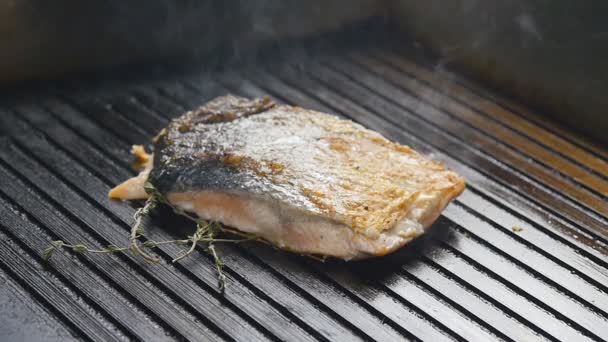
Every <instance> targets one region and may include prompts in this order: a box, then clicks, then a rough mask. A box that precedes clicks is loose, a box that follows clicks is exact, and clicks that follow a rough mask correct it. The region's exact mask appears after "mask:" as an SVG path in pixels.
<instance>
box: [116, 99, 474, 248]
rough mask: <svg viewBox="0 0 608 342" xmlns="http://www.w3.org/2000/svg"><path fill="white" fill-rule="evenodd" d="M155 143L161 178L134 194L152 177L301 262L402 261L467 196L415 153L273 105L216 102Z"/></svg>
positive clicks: (347, 124) (185, 202) (456, 181)
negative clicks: (312, 257) (402, 251)
mask: <svg viewBox="0 0 608 342" xmlns="http://www.w3.org/2000/svg"><path fill="white" fill-rule="evenodd" d="M155 140H156V144H155V156H154V161H153V167H152V169H151V171H150V170H149V169H148V170H144V172H149V176H148V174H144V173H142V174H140V176H139V178H138V179H139V180H138V181H131V183H130V184H128V187H132V186H134V184H136V183H138V182H140V183H141V179H144V181H145V179H146V178H148V179H149V180H150V182H151V183H152V184H154V185H155V186H156V188H157V189H158V190H159V191H160V192H161V193H163V194H164V195H165V196H166V197H167V198H168V200H169V201H171V202H172V203H173V204H174V205H177V206H180V207H182V208H183V209H185V210H189V211H192V212H194V213H196V214H198V215H199V216H201V217H204V218H206V219H212V220H217V221H221V222H223V223H225V224H227V225H231V226H234V227H236V228H238V229H240V230H243V231H245V232H250V233H254V234H257V235H259V236H261V237H262V238H264V239H266V240H268V241H270V242H272V243H274V244H276V245H277V246H279V247H282V248H285V249H289V250H292V251H295V252H299V253H310V254H320V255H329V256H335V257H339V258H344V259H353V258H364V257H369V256H380V255H385V254H387V253H390V252H393V251H394V250H396V249H398V248H399V247H401V246H403V245H404V244H405V243H407V242H409V241H410V240H412V239H413V238H415V237H416V236H418V235H420V234H422V233H423V232H424V229H425V228H427V227H428V226H430V225H431V224H432V222H433V221H435V219H436V218H437V217H438V216H439V214H440V213H441V211H442V210H443V208H444V207H445V206H446V205H447V204H448V203H449V202H450V201H451V200H452V199H453V198H455V197H456V196H458V195H459V194H460V193H461V192H462V191H463V190H464V181H463V180H462V178H460V177H459V176H458V175H457V174H455V173H454V172H452V171H449V170H446V169H445V168H444V167H443V165H442V164H440V163H437V162H434V161H431V160H428V159H426V158H424V157H423V156H421V155H419V154H418V153H416V152H415V151H413V150H412V149H410V148H409V147H407V146H403V145H399V144H396V143H393V142H390V141H389V140H387V139H386V138H384V137H382V136H381V135H380V134H378V133H376V132H373V131H370V130H368V129H365V128H364V127H362V126H360V125H358V124H356V123H353V122H351V121H348V120H343V119H339V118H337V117H334V116H331V115H328V114H324V113H320V112H316V111H312V110H305V109H302V108H299V107H292V106H287V105H277V104H275V103H273V102H272V101H271V100H270V99H269V98H260V99H254V100H249V99H245V98H240V97H234V96H223V97H219V98H216V99H214V100H213V101H211V102H209V103H207V104H206V105H204V106H203V107H201V108H199V109H197V110H196V111H192V112H188V113H186V114H185V115H184V116H182V117H180V118H177V119H175V120H174V121H172V122H171V123H170V124H169V125H168V127H166V128H165V129H164V130H163V131H162V132H161V133H160V134H159V135H158V136H157V137H156V138H155ZM127 182H129V181H127ZM127 182H125V183H123V184H126V183H127ZM121 186H122V185H121ZM121 186H119V187H117V188H120V187H121ZM113 191H115V193H116V190H113ZM115 197H121V196H115Z"/></svg>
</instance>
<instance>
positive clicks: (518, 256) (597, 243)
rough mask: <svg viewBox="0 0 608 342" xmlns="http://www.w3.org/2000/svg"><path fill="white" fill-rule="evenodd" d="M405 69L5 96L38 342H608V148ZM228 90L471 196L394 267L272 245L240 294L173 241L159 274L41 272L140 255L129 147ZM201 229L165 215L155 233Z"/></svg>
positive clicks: (238, 255)
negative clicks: (261, 99) (426, 166)
mask: <svg viewBox="0 0 608 342" xmlns="http://www.w3.org/2000/svg"><path fill="white" fill-rule="evenodd" d="M406 55H407V54H404V53H403V52H396V51H392V50H389V49H346V50H344V51H341V52H339V53H325V54H323V55H322V56H319V57H318V58H316V59H314V60H310V61H303V59H298V60H297V61H295V60H293V59H283V60H284V62H280V61H279V60H275V61H273V62H272V63H266V64H264V65H256V66H251V67H247V66H244V67H238V68H231V69H230V70H228V71H216V72H193V71H192V70H190V71H188V72H183V71H180V72H174V71H168V70H165V71H162V72H157V73H156V74H155V75H154V77H150V76H146V77H131V76H129V77H128V79H127V77H123V79H122V80H113V81H109V80H107V79H99V78H95V79H93V78H90V77H89V78H84V79H78V80H73V81H72V82H70V84H69V85H66V84H65V83H61V84H59V83H56V84H51V85H50V86H49V85H46V86H45V87H44V90H42V91H41V90H40V89H38V90H31V91H26V92H22V93H21V94H20V95H19V96H17V95H16V93H12V94H9V95H5V96H4V97H3V98H2V104H1V105H0V123H1V125H0V127H1V129H0V133H1V134H2V138H1V139H0V143H1V146H2V147H1V148H0V215H1V217H2V219H1V221H0V246H1V247H0V275H1V278H0V279H1V280H2V281H3V283H4V284H5V285H6V287H4V289H3V290H2V291H3V292H5V293H6V294H7V296H8V297H7V298H14V299H13V301H12V303H21V304H18V305H17V304H14V305H15V306H16V307H17V306H18V307H21V308H20V309H19V310H17V311H16V312H17V316H19V315H21V316H23V317H24V318H23V322H26V321H27V322H29V323H31V322H32V321H34V322H37V323H36V324H37V325H36V326H38V327H39V329H37V330H36V329H33V330H32V331H30V332H28V333H26V336H31V337H32V339H38V338H40V339H41V338H44V339H46V340H61V339H63V338H66V337H71V338H77V339H83V340H104V341H106V340H107V341H110V340H129V339H140V340H148V341H152V340H154V341H156V340H158V341H160V340H214V341H215V340H240V341H265V340H289V341H311V340H334V341H356V340H366V341H367V340H380V341H397V340H427V341H443V340H477V341H488V340H517V341H531V340H563V341H584V340H607V339H608V294H607V290H608V288H607V285H608V269H607V267H608V261H607V258H606V255H607V251H608V249H607V243H608V235H607V231H608V224H607V223H608V219H607V215H608V205H607V202H606V193H607V192H606V189H607V186H608V177H607V175H606V170H607V165H608V164H607V161H608V151H606V150H605V149H602V148H601V147H598V146H596V145H593V144H592V143H590V142H587V141H585V140H584V139H582V138H579V137H577V136H575V135H573V134H571V133H569V132H568V131H565V130H563V129H562V128H560V127H558V126H556V125H553V124H551V123H548V122H547V121H545V120H544V119H541V118H539V117H538V116H536V115H535V114H534V113H532V112H530V111H529V110H527V109H525V108H523V107H521V106H519V105H516V104H514V103H512V102H510V101H508V100H505V99H502V98H499V97H497V96H495V95H493V94H491V93H489V92H488V91H486V90H483V89H481V88H479V87H478V86H476V85H474V84H472V83H470V82H468V81H466V80H463V79H462V78H459V77H457V76H454V75H452V74H448V73H445V72H441V73H438V72H437V71H436V70H432V69H431V68H428V67H427V66H426V65H425V64H424V63H420V62H414V60H412V59H408V57H406ZM140 76H141V75H140ZM112 77H113V78H116V77H119V76H118V75H117V74H113V75H112ZM226 93H233V94H238V95H244V96H250V97H252V96H259V95H264V94H268V95H270V96H272V97H273V98H275V99H276V100H278V101H281V102H288V103H292V104H297V105H300V106H302V107H306V108H312V109H318V110H321V111H325V112H329V113H335V114H338V115H341V116H344V117H347V118H350V119H352V120H354V121H357V122H359V123H361V124H363V125H364V126H367V127H369V128H371V129H374V130H377V131H379V132H381V133H382V134H384V135H385V136H387V137H388V138H390V139H392V140H396V141H398V142H400V143H404V144H407V145H410V146H411V147H413V148H414V149H416V150H418V151H420V152H422V153H425V154H430V155H431V156H432V157H433V158H434V159H437V160H442V161H445V162H446V163H447V165H448V166H449V167H450V168H452V169H454V170H456V171H457V172H459V173H460V174H461V175H462V176H464V177H465V178H466V180H467V183H468V184H467V185H468V187H467V190H466V192H465V193H464V194H463V195H462V196H461V197H460V198H459V199H458V200H457V201H455V203H453V204H452V205H450V206H449V208H448V209H447V210H446V211H445V212H444V214H443V215H442V216H441V218H440V219H439V220H438V221H437V223H436V224H435V225H434V227H433V229H432V230H431V231H430V232H429V234H428V235H427V236H425V237H424V238H421V239H420V240H419V241H416V242H415V243H414V244H412V245H411V246H409V247H407V248H405V249H403V250H402V251H400V252H399V253H397V254H395V255H392V256H389V257H386V258H380V259H376V260H369V261H364V262H353V263H344V262H338V261H330V262H327V263H324V264H322V263H319V262H317V261H315V260H310V259H308V258H305V257H299V256H296V255H292V254H288V253H285V252H281V251H278V250H274V249H273V248H271V247H269V246H265V245H260V244H255V243H247V244H240V245H221V248H219V250H220V254H221V255H222V257H223V258H224V261H225V263H226V275H227V281H226V292H225V294H223V295H222V294H220V293H219V292H218V290H217V286H216V274H215V268H214V265H213V262H212V260H211V258H210V257H209V256H208V255H207V254H206V253H204V252H202V251H199V252H197V253H196V254H195V255H194V256H193V257H192V258H189V259H186V260H184V261H182V262H179V263H177V264H172V263H171V262H170V260H171V258H172V256H174V255H175V254H176V253H177V252H178V250H177V249H176V247H174V246H169V245H166V246H163V247H161V248H159V249H157V250H156V251H157V253H158V256H159V257H160V258H161V260H162V263H161V264H160V265H153V264H150V263H147V262H145V261H142V260H141V259H139V258H136V257H133V256H131V255H113V256H100V255H94V254H84V255H76V254H73V253H71V252H67V251H61V252H58V253H57V254H56V255H55V256H54V258H53V259H52V260H51V261H50V262H49V263H44V262H43V261H42V259H41V257H40V252H41V250H42V249H43V248H44V247H45V246H47V245H48V243H49V241H51V240H58V239H61V240H64V241H66V242H69V243H78V242H82V243H85V244H88V245H90V246H96V247H100V246H105V245H108V244H110V243H114V244H124V243H125V241H126V237H127V234H128V231H129V225H130V224H131V221H132V218H131V217H132V215H133V212H134V210H135V208H136V205H135V204H129V203H120V202H113V201H110V200H108V199H107V191H108V189H109V188H110V187H112V186H113V185H115V184H117V183H118V182H120V181H122V180H124V179H126V178H127V177H129V176H131V175H133V174H134V171H132V169H131V162H132V158H131V156H130V155H129V149H130V146H131V145H132V144H139V143H147V142H149V141H150V139H151V137H153V136H154V135H155V134H156V133H157V132H158V131H159V129H160V128H162V127H163V126H165V125H166V124H167V122H168V120H169V119H170V118H172V117H175V116H178V115H180V114H182V113H183V112H184V111H186V110H188V109H191V108H194V107H196V106H198V105H200V104H202V103H204V102H206V101H207V100H209V99H211V98H213V97H215V96H217V95H222V94H226ZM176 226H179V227H176ZM184 227H188V228H184ZM514 227H521V228H523V230H521V231H515V230H518V229H517V228H515V229H514ZM187 229H192V227H191V226H187V225H186V224H185V223H184V222H183V221H181V220H176V218H175V217H174V216H171V215H170V214H168V213H166V214H163V215H158V216H157V217H156V219H154V220H151V221H150V222H149V225H148V228H147V234H146V236H145V238H146V239H155V240H163V239H169V238H175V237H178V236H180V235H183V234H185V233H186V232H187ZM26 316H27V318H25V317H26ZM19 319H20V318H16V320H17V321H18V320H19ZM1 329H2V328H0V330H1ZM5 329H8V328H5ZM9 333H10V332H9ZM7 336H8V337H10V336H11V335H10V334H9V335H7Z"/></svg>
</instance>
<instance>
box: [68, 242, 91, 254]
mask: <svg viewBox="0 0 608 342" xmlns="http://www.w3.org/2000/svg"><path fill="white" fill-rule="evenodd" d="M72 250H73V251H74V252H76V253H84V252H86V251H88V250H89V248H88V247H87V246H85V245H83V244H78V245H74V246H73V247H72Z"/></svg>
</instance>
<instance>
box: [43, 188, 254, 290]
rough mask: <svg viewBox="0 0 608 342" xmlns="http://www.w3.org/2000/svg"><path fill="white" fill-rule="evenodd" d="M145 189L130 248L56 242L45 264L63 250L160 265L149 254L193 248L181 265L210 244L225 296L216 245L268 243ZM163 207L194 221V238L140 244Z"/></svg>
mask: <svg viewBox="0 0 608 342" xmlns="http://www.w3.org/2000/svg"><path fill="white" fill-rule="evenodd" d="M144 189H145V190H146V193H148V195H149V197H148V199H147V200H146V202H145V204H144V206H143V207H141V208H139V209H137V210H136V211H135V213H134V214H133V225H132V226H131V233H130V235H129V243H128V245H127V246H126V247H119V246H116V245H108V246H107V247H105V248H102V249H92V248H89V247H87V246H86V245H83V244H74V245H72V244H67V243H65V242H63V241H61V240H57V241H53V242H51V244H50V245H49V246H48V247H47V248H45V249H44V250H43V251H42V258H43V259H44V260H49V259H50V258H51V257H52V256H53V254H54V253H55V252H56V251H57V250H58V249H61V248H66V249H71V250H72V251H73V252H75V253H81V254H82V253H97V254H109V253H121V252H127V251H128V252H131V253H133V254H134V255H137V256H140V257H142V258H144V259H145V260H147V261H150V262H154V263H159V262H160V259H159V258H157V257H154V256H152V255H150V254H149V253H148V252H147V250H149V249H152V248H155V247H158V246H161V245H167V244H174V245H186V246H190V247H189V248H188V249H187V250H185V251H182V252H180V253H179V254H178V255H177V256H176V257H175V258H174V259H173V260H172V262H178V261H180V260H182V259H184V258H186V257H188V256H190V255H191V254H192V253H194V251H195V250H196V246H197V245H199V243H203V244H207V251H208V252H209V254H211V256H212V257H213V261H214V263H215V268H216V270H217V274H218V288H219V290H220V291H221V292H223V291H224V288H225V280H226V276H225V275H224V271H223V269H224V262H223V261H222V260H221V259H220V257H219V256H218V254H217V252H216V250H215V243H217V242H232V243H239V242H243V241H251V240H257V241H264V242H265V240H262V239H259V238H257V237H255V236H253V235H250V234H247V233H243V232H240V231H237V230H234V229H230V228H227V227H224V226H222V225H221V224H220V223H218V222H209V221H206V220H203V219H201V218H199V217H196V216H194V215H192V214H190V213H188V212H186V211H184V210H183V209H181V208H179V207H175V206H173V205H172V204H171V203H169V201H167V200H166V199H165V197H164V196H163V195H162V194H161V193H160V192H159V191H158V190H157V189H156V187H154V185H152V184H151V183H150V182H146V184H145V186H144ZM159 203H163V204H165V205H168V206H169V207H171V208H172V209H173V212H174V213H176V214H177V215H180V216H184V217H186V218H187V219H189V220H191V221H194V222H195V223H196V231H195V232H194V234H192V235H191V236H188V238H187V239H178V240H166V241H154V240H147V241H145V242H143V243H141V244H140V242H139V240H140V238H141V237H142V236H143V235H144V233H145V231H144V227H143V224H142V222H143V218H144V217H145V216H146V215H149V214H150V212H151V211H152V210H153V209H154V208H156V206H157V205H158V204H159ZM222 232H227V233H230V234H233V235H237V236H241V237H243V239H218V238H216V236H217V235H218V234H220V233H222Z"/></svg>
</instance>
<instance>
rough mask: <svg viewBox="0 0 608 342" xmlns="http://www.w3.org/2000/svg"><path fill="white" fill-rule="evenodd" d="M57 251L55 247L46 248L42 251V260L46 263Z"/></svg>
mask: <svg viewBox="0 0 608 342" xmlns="http://www.w3.org/2000/svg"><path fill="white" fill-rule="evenodd" d="M55 250H57V248H56V247H55V246H48V247H47V248H45V249H44V250H43V251H42V259H44V261H48V260H49V259H50V258H51V257H52V256H53V253H55Z"/></svg>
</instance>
